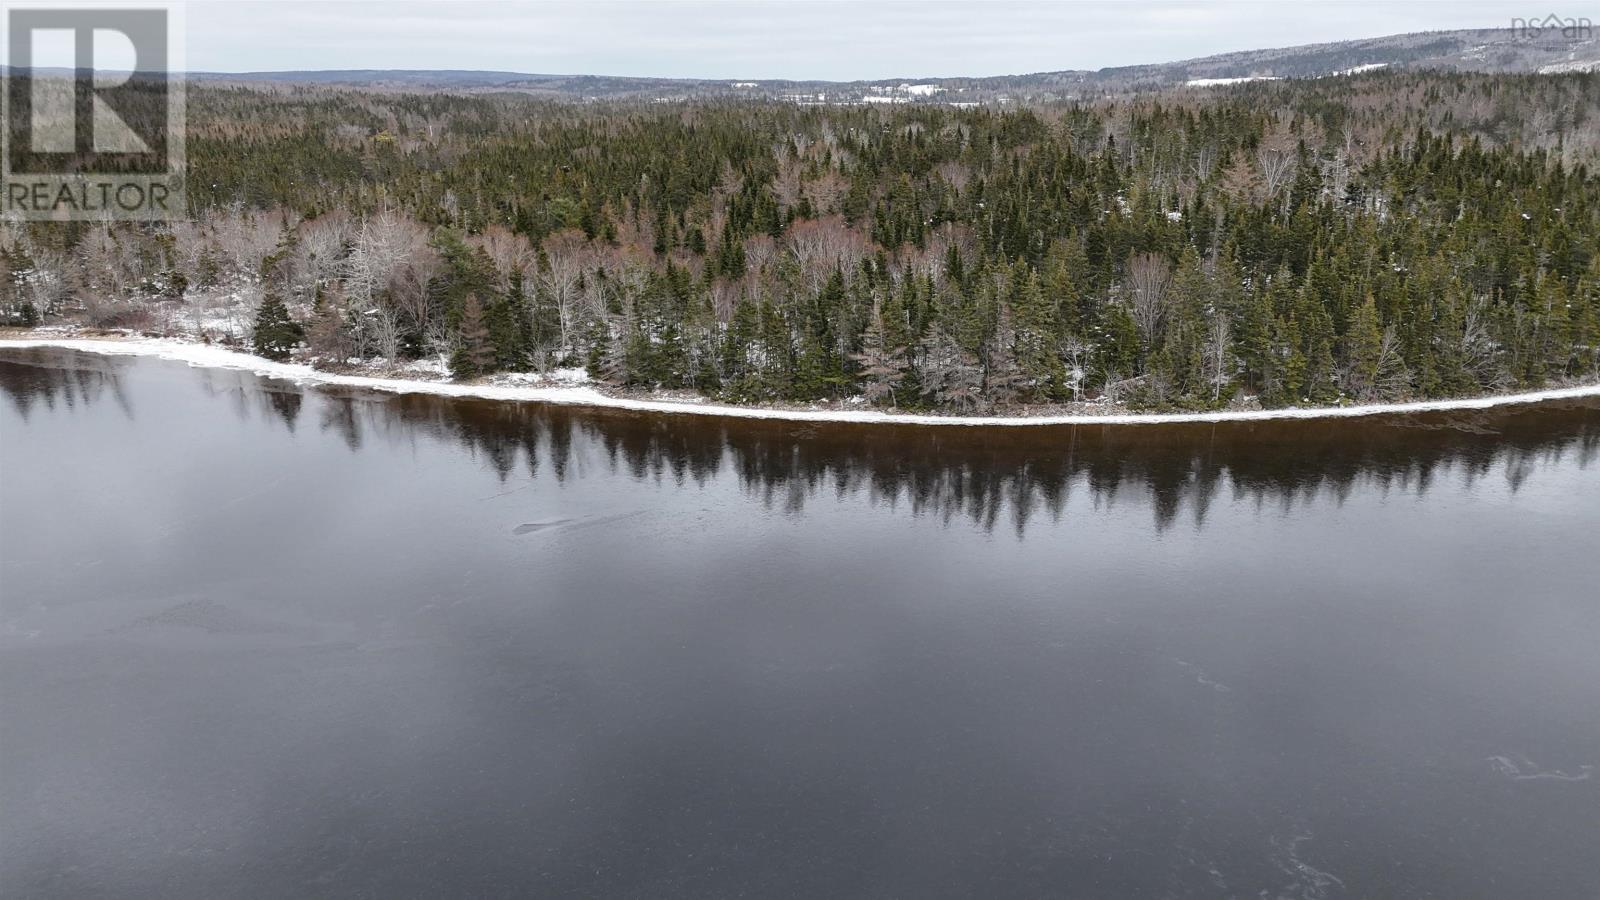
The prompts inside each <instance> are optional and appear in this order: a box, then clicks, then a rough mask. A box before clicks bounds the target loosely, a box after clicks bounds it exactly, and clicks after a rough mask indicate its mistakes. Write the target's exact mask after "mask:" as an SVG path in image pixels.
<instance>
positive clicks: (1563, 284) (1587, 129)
mask: <svg viewBox="0 0 1600 900" xmlns="http://www.w3.org/2000/svg"><path fill="white" fill-rule="evenodd" d="M188 115H189V134H188V167H189V168H188V171H189V202H190V206H191V216H190V218H189V219H187V220H185V221H179V222H171V223H160V224H133V223H99V224H84V223H71V224H26V223H20V222H5V223H0V224H3V227H0V315H3V316H4V317H5V318H6V320H7V321H8V322H9V323H10V324H16V325H39V324H44V325H54V324H62V323H78V324H81V325H85V326H89V327H97V328H123V329H132V330H135V331H141V332H150V333H187V334H195V335H200V336H205V337H208V338H210V339H216V340H225V341H230V342H237V343H239V344H241V345H245V346H249V347H252V348H253V349H254V350H255V351H256V352H260V353H261V354H263V355H267V356H272V357H275V358H291V357H293V358H301V359H306V360H310V361H313V362H315V363H316V364H318V365H322V366H328V367H345V366H354V365H360V364H362V360H375V359H382V360H385V361H386V364H388V365H403V364H404V363H405V361H407V360H438V361H444V362H445V363H446V364H447V365H448V367H449V369H450V370H451V372H452V374H453V375H455V376H456V377H457V378H478V377H484V376H490V375H494V374H496V373H502V372H534V371H549V370H552V369H556V368H572V367H583V368H585V369H587V370H588V372H589V374H590V375H591V376H592V377H594V378H596V379H600V380H602V381H605V382H608V383H610V384H612V385H614V386H616V387H618V388H633V389H639V390H671V391H687V392H696V393H699V394H702V395H705V396H709V397H715V398H719V399H723V400H728V401H732V402H741V403H785V402H801V403H804V402H814V401H841V400H848V399H853V398H860V399H859V400H858V401H857V402H861V403H871V404H873V405H876V406H880V407H886V408H887V407H894V408H899V409H906V410H917V409H921V410H943V411H951V412H982V411H1000V412H1005V411H1008V410H1016V411H1026V410H1028V409H1038V408H1041V407H1045V406H1049V405H1052V404H1065V403H1071V402H1075V401H1092V400H1109V401H1116V402H1119V403H1123V404H1126V405H1128V406H1130V407H1132V408H1140V409H1214V408H1221V407H1226V406H1230V405H1241V404H1256V403H1259V404H1261V405H1264V406H1283V405H1303V404H1308V403H1309V404H1332V403H1365V402H1383V401H1394V400H1403V399H1417V398H1431V397H1445V396H1461V395H1471V394H1480V393H1486V392H1491V391H1500V390H1509V389H1515V388H1532V387H1537V386H1541V385H1547V384H1552V383H1562V382H1570V381H1579V380H1593V379H1594V378H1596V377H1597V375H1600V254H1597V250H1600V246H1597V245H1600V181H1597V179H1596V177H1595V174H1594V172H1595V167H1596V165H1597V162H1600V159H1597V156H1600V75H1596V74H1566V75H1483V74H1476V75H1475V74H1447V73H1392V74H1384V73H1373V74H1367V75H1360V76H1355V77H1336V78H1322V79H1307V80H1286V81H1279V82H1258V83H1250V84H1244V85H1238V86H1234V87H1228V88H1225V89H1207V90H1195V89H1183V90H1168V91H1163V92H1153V93H1142V94H1125V95H1119V96H1108V97H1102V98H1095V99H1085V100H1083V101H1080V102H1076V103H1070V104H1054V105H1046V106H1036V107H1030V106H1022V105H1018V104H1010V105H1007V104H996V105H990V106H983V107H974V108H957V107H954V106H949V105H917V104H905V105H857V106H841V105H835V106H828V105H815V106H805V105H797V104H791V103H778V102H735V101H705V102H686V103H623V102H615V103H612V102H606V103H561V102H554V101H549V100H543V99H535V98H531V97H527V96H522V95H517V94H509V93H507V94H446V93H417V94H406V93H386V92H379V91H360V90H353V89H349V90H341V89H334V88H310V87H228V86H220V85H193V86H191V87H190V89H189V114H188Z"/></svg>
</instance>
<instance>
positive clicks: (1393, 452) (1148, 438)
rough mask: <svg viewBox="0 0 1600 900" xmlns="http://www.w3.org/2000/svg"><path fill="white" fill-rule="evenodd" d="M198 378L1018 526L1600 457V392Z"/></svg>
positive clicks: (313, 416)
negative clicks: (1245, 406)
mask: <svg viewBox="0 0 1600 900" xmlns="http://www.w3.org/2000/svg"><path fill="white" fill-rule="evenodd" d="M12 358H14V359H19V360H24V361H25V362H26V363H27V364H26V365H22V364H18V363H3V362H0V365H3V366H4V377H0V389H3V390H4V391H5V393H6V394H7V396H8V397H9V398H10V400H11V402H12V404H13V405H15V406H16V408H17V409H18V411H19V412H20V413H21V415H22V417H23V418H24V419H27V418H28V416H29V414H30V412H31V411H32V410H33V409H34V408H35V407H43V408H47V409H55V408H57V407H58V406H59V407H66V408H69V409H70V408H72V407H73V406H75V405H78V404H93V403H97V402H100V401H102V400H110V401H112V402H114V403H116V404H117V405H118V406H119V407H121V408H122V409H123V410H124V412H125V413H126V414H127V415H129V416H133V415H134V414H135V408H134V406H133V405H132V403H131V402H130V400H129V395H128V391H127V390H126V389H125V388H124V386H123V384H122V381H123V373H125V372H126V371H127V368H128V367H129V366H132V365H136V364H138V363H136V362H134V361H132V360H128V359H122V358H114V357H112V358H108V357H99V356H94V355H90V354H80V353H73V352H68V351H54V350H50V351H29V352H26V353H22V354H16V353H13V354H12ZM146 365H151V364H150V363H146ZM197 380H198V382H199V383H200V384H201V386H202V389H203V390H204V391H205V392H206V394H207V395H208V396H210V397H211V398H213V399H215V400H218V401H221V402H220V403H219V405H221V406H223V407H225V408H228V409H231V410H232V411H233V412H234V414H235V415H236V416H238V417H239V418H240V419H241V420H249V419H254V418H258V417H259V418H262V419H265V420H269V421H274V422H278V423H281V424H282V425H283V426H284V427H285V428H286V429H287V430H288V431H289V432H290V433H291V434H292V433H293V432H294V431H295V429H296V427H297V425H299V424H300V423H301V421H302V419H303V418H309V420H310V421H313V422H315V423H316V427H317V428H318V430H319V431H320V432H322V433H325V434H332V435H336V436H338V438H339V439H340V440H342V441H343V443H344V444H345V445H346V446H347V447H349V449H350V450H351V451H352V452H360V451H361V450H362V448H363V446H364V445H365V443H366V442H367V441H382V442H384V443H385V444H386V445H388V446H391V447H393V446H397V445H407V444H413V443H414V442H416V441H418V440H431V441H439V442H447V443H451V444H454V445H456V446H459V447H460V448H462V449H463V450H465V451H466V452H467V453H468V454H470V455H471V456H472V457H473V458H475V459H478V460H481V461H482V464H483V465H485V466H487V467H488V468H490V469H491V470H493V471H494V472H495V473H496V475H497V476H498V477H499V479H500V480H501V481H502V482H507V481H510V480H512V479H513V478H516V477H521V476H526V477H528V478H539V477H540V476H541V473H542V472H547V473H548V475H549V476H550V477H552V478H553V479H554V480H555V481H556V482H557V483H564V482H565V481H566V480H567V479H568V478H569V477H572V476H573V474H574V472H575V471H576V469H575V462H574V457H575V455H582V456H584V457H585V458H586V459H587V458H594V459H598V460H600V461H602V462H603V464H604V466H605V472H606V474H608V475H618V474H625V475H627V476H628V477H631V478H633V479H636V480H639V481H651V482H655V483H661V482H666V481H670V482H672V483H674V484H676V485H678V486H680V487H681V486H691V485H694V486H701V487H703V486H704V485H706V484H707V483H708V482H710V481H713V480H715V479H718V478H719V477H721V476H723V475H731V476H733V477H735V478H737V480H738V484H739V485H740V486H741V488H742V489H743V490H744V491H745V492H746V493H747V494H749V495H751V496H754V497H757V498H759V499H760V501H761V502H762V503H764V504H765V505H766V506H767V507H768V508H772V509H781V510H783V511H785V512H788V513H793V514H798V513H801V512H803V510H804V509H805V506H806V504H807V503H808V502H809V501H811V500H813V499H815V498H817V497H818V496H819V495H823V494H827V495H832V496H836V497H846V496H861V495H865V496H866V498H867V499H868V500H870V501H871V502H873V503H876V504H886V505H889V506H891V507H896V508H898V507H900V506H902V505H903V506H905V507H906V508H907V509H909V511H910V512H911V513H912V514H913V515H917V516H933V517H937V518H939V519H941V520H943V521H945V522H950V521H953V520H956V519H958V518H959V519H965V520H968V521H970V522H972V523H975V524H977V525H979V526H981V527H982V528H984V529H989V530H992V529H994V528H995V527H997V526H999V525H1006V526H1009V527H1012V528H1014V529H1015V530H1016V532H1017V533H1018V534H1019V535H1020V534H1022V533H1024V532H1025V531H1026V529H1027V527H1028V525H1029V524H1030V523H1032V522H1034V521H1036V520H1037V519H1038V518H1039V517H1040V516H1044V517H1045V518H1046V519H1048V520H1049V521H1051V522H1058V521H1059V520H1060V519H1061V517H1062V516H1063V515H1064V514H1065V513H1066V511H1067V510H1068V508H1069V506H1070V505H1071V503H1074V502H1085V503H1089V504H1092V505H1093V507H1095V508H1100V507H1102V506H1107V505H1111V504H1115V503H1116V502H1117V501H1118V498H1119V497H1125V496H1127V495H1128V494H1129V493H1133V494H1145V495H1147V496H1148V499H1149V501H1150V504H1151V507H1152V509H1153V511H1154V521H1155V526H1156V528H1157V529H1158V530H1164V529H1166V528H1168V527H1170V526H1171V525H1172V524H1173V523H1174V522H1177V521H1179V520H1180V517H1183V516H1184V515H1185V513H1187V517H1188V520H1189V521H1192V522H1193V524H1194V526H1195V527H1197V528H1198V527H1203V526H1204V524H1205V521H1206V515H1207V511H1208V510H1209V509H1210V507H1211V505H1212V504H1213V503H1214V502H1215V501H1216V500H1217V499H1218V498H1219V497H1224V498H1227V500H1228V501H1229V502H1240V501H1247V502H1253V503H1254V504H1256V505H1257V506H1258V507H1269V506H1270V507H1277V508H1280V509H1283V510H1286V511H1287V510H1290V509H1293V508H1294V507H1295V506H1296V505H1297V504H1305V503H1309V502H1311V501H1313V500H1315V499H1317V498H1319V497H1327V498H1330V499H1331V500H1332V501H1333V502H1335V503H1342V502H1343V501H1344V500H1345V499H1346V498H1347V497H1348V496H1350V494H1351V493H1352V492H1353V491H1355V490H1356V489H1358V488H1371V489H1375V490H1378V491H1380V492H1383V493H1384V494H1390V493H1396V494H1402V495H1404V494H1410V495H1415V496H1419V497H1420V496H1423V495H1426V494H1427V492H1428V490H1429V487H1430V486H1431V485H1432V484H1433V483H1434V482H1435V481H1437V480H1440V479H1453V480H1459V481H1460V482H1462V483H1464V484H1467V485H1469V486H1470V485H1471V484H1473V483H1476V482H1477V481H1479V480H1481V479H1486V478H1493V477H1496V476H1497V475H1498V476H1499V477H1501V478H1503V479H1504V483H1505V484H1506V485H1507V486H1508V487H1509V489H1510V490H1512V491H1513V492H1514V491H1516V490H1517V489H1519V488H1520V487H1521V486H1522V484H1523V483H1524V482H1525V481H1526V480H1527V479H1528V478H1529V477H1530V475H1531V474H1532V473H1533V472H1535V471H1536V470H1537V469H1538V468H1539V467H1541V466H1544V465H1554V464H1559V463H1561V462H1563V461H1565V460H1566V459H1567V457H1568V456H1569V455H1571V456H1572V457H1574V458H1575V462H1576V464H1577V466H1579V467H1580V468H1582V469H1588V468H1589V467H1591V466H1592V465H1593V463H1594V460H1595V458H1596V455H1597V454H1600V403H1597V402H1595V401H1568V402H1559V403H1546V404H1540V405H1538V406H1524V407H1506V408H1501V409H1495V410H1485V411H1470V412H1451V413H1427V414H1411V415H1405V416H1384V417H1372V418H1365V419H1359V420H1350V419H1344V420H1330V421H1282V422H1254V423H1224V424H1207V425H1196V424H1187V425H1139V426H1128V425H1105V426H1101V425H1080V426H1058V427H1045V428H1034V429H1025V430H1014V429H984V428H929V427H917V426H897V425H890V426H884V425H879V426H861V425H844V424H840V425H826V426H818V425H813V424H810V423H794V422H781V421H771V420H759V419H720V418H710V417H701V416H661V415H653V414H646V413H635V412H629V411H619V410H592V409H581V408H569V407H560V406H549V405H543V404H532V403H522V404H518V403H504V402H494V401H481V400H461V399H453V398H444V397H437V396H431V395H426V394H412V395H404V396H394V395H389V394H383V393H376V392H370V391H357V390H350V389H345V388H336V387H335V388H329V387H322V388H303V387H300V386H298V385H295V384H292V383H288V382H283V381H279V380H274V379H267V378H261V377H258V376H256V375H253V374H249V373H244V372H233V371H224V370H209V369H208V370H199V371H198V373H197ZM308 406H309V407H310V413H309V415H308V414H307V413H306V411H305V408H306V407H308ZM1074 498H1081V499H1074Z"/></svg>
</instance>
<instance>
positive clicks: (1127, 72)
mask: <svg viewBox="0 0 1600 900" xmlns="http://www.w3.org/2000/svg"><path fill="white" fill-rule="evenodd" d="M1375 69H1444V70H1455V71H1471V72H1524V73H1526V72H1550V73H1554V72H1585V71H1594V70H1596V69H1600V39H1597V37H1596V35H1595V33H1594V30H1593V28H1592V27H1589V28H1585V29H1581V33H1572V32H1570V31H1569V32H1563V31H1562V30H1560V29H1555V28H1544V29H1541V30H1539V31H1538V32H1537V33H1533V32H1532V31H1531V30H1529V31H1528V32H1519V31H1517V30H1514V29H1511V28H1496V29H1474V30H1461V31H1436V32H1422V33H1418V34H1403V35H1393V36H1390V37H1380V38H1368V39H1364V40H1353V41H1337V42H1333V43H1327V44H1307V45H1304V46H1300V47H1286V48H1279V49H1270V50H1247V51H1242V52H1237V53H1224V54H1221V55H1217V56H1207V57H1202V58H1199V59H1189V60H1181V61H1178V62H1169V63H1159V64H1153V65H1141V66H1121V67H1116V68H1108V69H1100V70H1098V71H1087V70H1063V71H1059V72H1039V73H1034V74H1029V75H1000V76H992V77H984V78H944V77H936V76H933V77H915V78H895V79H881V80H876V81H848V82H840V81H820V80H819V81H787V80H773V79H753V80H748V81H733V80H702V79H675V78H626V77H613V76H604V75H538V74H526V73H520V72H477V71H460V70H398V69H396V70H372V69H356V70H348V71H338V70H322V71H307V72H244V73H219V72H202V73H194V74H192V75H191V77H192V78H195V79H198V80H205V81H216V82H234V83H263V82H266V83H279V84H320V85H342V86H350V87H362V88H368V89H376V90H443V91H453V92H482V91H517V92H521V93H530V94H537V95H543V96H548V97H552V98H559V99H569V100H586V99H613V98H618V99H620V98H627V99H645V100H662V101H670V100H679V99H689V98H707V97H718V96H725V97H751V98H763V99H777V100H789V101H793V102H799V103H863V102H865V103H905V102H933V103H956V104H963V103H986V102H995V101H1003V100H1052V99H1071V98H1075V97H1081V96H1094V95H1100V94H1106V93H1120V92H1124V91H1129V90H1144V89H1160V88H1169V87H1173V86H1178V85H1187V84H1193V85H1194V86H1196V87H1206V86H1211V85H1217V84H1228V83H1233V82H1237V81H1245V80H1256V79H1267V78H1315V77H1325V76H1330V75H1347V74H1358V73H1360V72H1365V71H1372V70H1375Z"/></svg>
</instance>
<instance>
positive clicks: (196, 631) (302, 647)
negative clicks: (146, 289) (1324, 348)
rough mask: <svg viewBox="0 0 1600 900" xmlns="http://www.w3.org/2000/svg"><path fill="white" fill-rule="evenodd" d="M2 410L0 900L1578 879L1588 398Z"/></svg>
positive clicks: (1595, 666) (213, 390) (41, 383)
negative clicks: (1139, 408) (1258, 414)
mask: <svg viewBox="0 0 1600 900" xmlns="http://www.w3.org/2000/svg"><path fill="white" fill-rule="evenodd" d="M0 389H3V393H4V395H5V397H4V398H0V466H3V468H0V810H3V812H0V894H3V895H5V896H6V897H71V898H88V897H102V896H105V897H163V898H224V897H311V896H322V897H342V896H370V897H383V898H390V897H410V896H417V897H437V896H508V895H522V896H531V895H542V896H571V897H579V896H582V897H649V898H660V897H695V898H705V897H734V896H748V897H818V898H821V897H830V898H831V897H909V898H927V897H978V896H1015V897H1033V896H1050V897H1069V898H1118V897H1134V898H1146V897H1218V898H1221V897H1239V898H1263V897H1264V898H1278V897H1284V898H1338V897H1352V898H1369V897H1393V898H1409V897H1438V898H1450V900H1462V898H1497V900H1498V898H1522V897H1526V898H1541V900H1558V898H1582V900H1593V898H1596V897H1600V853H1597V852H1596V851H1597V847H1600V769H1597V768H1596V767H1597V766H1600V589H1597V585H1600V538H1597V529H1600V403H1594V402H1591V403H1569V404H1558V405H1547V406H1542V407H1537V408H1520V409H1512V410H1502V411H1495V412H1491V413H1472V414H1436V415H1428V416H1412V417H1405V418H1400V417H1394V418H1388V419H1370V420H1360V421H1339V422H1299V423H1256V424H1239V425H1229V426H1211V425H1200V426H1193V425H1190V426H1172V427H1167V426H1163V427H1148V426H1132V427H1130V426H1121V427H1101V426H1095V427H1080V428H1065V427H1063V428H1050V429H1039V430H1026V431H1018V430H1001V431H995V430H978V429H934V428H911V427H907V428H898V427H881V428H866V427H859V426H837V427H816V426H797V425H795V424H793V423H772V422H753V421H739V420H720V419H703V418H697V417H651V416H647V415H640V414H634V413H621V412H599V411H577V410H560V409H547V408H542V407H538V406H534V405H511V404H494V403H489V402H476V401H455V400H444V399H438V398H429V397H418V396H414V397H399V398H397V397H390V396H382V395H369V394H364V393H359V392H349V391H343V390H327V389H301V388H299V387H296V386H294V385H291V384H286V383H282V382H274V381H270V380H264V379H260V378H257V377H255V376H251V375H246V374H241V373H235V372H216V371H203V370H195V369H189V368H186V367H184V366H181V365H177V364H173V363H164V362H155V361H135V360H129V359H121V360H117V359H104V358H98V357H93V356H87V355H79V354H71V353H66V352H61V351H27V352H23V351H8V352H4V355H3V357H0Z"/></svg>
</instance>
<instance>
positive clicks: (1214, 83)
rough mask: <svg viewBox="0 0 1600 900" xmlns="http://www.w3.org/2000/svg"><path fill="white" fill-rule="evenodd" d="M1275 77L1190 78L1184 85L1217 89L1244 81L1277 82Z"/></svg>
mask: <svg viewBox="0 0 1600 900" xmlns="http://www.w3.org/2000/svg"><path fill="white" fill-rule="evenodd" d="M1277 80H1278V76H1276V75H1246V76H1244V77H1243V78H1191V79H1189V80H1188V81H1186V82H1184V84H1185V85H1186V86H1188V87H1219V86H1222V85H1228V84H1244V83H1245V82H1246V81H1277Z"/></svg>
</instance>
